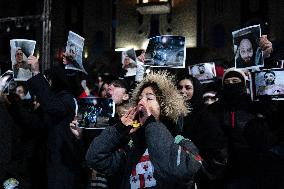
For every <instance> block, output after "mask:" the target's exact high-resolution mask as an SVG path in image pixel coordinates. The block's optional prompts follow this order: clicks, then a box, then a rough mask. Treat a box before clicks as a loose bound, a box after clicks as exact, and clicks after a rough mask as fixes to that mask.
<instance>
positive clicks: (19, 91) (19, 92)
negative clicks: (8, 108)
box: [16, 85, 26, 99]
mask: <svg viewBox="0 0 284 189" xmlns="http://www.w3.org/2000/svg"><path fill="white" fill-rule="evenodd" d="M16 94H17V95H19V97H20V98H21V99H23V98H24V97H25V96H26V94H25V89H24V87H23V86H21V85H20V86H18V87H17V88H16Z"/></svg>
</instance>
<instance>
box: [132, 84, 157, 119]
mask: <svg viewBox="0 0 284 189" xmlns="http://www.w3.org/2000/svg"><path fill="white" fill-rule="evenodd" d="M157 98H158V96H156V94H155V92H154V90H153V89H152V88H151V87H146V88H144V89H143V90H142V92H141V94H140V95H139V99H140V100H139V102H138V106H137V108H138V111H139V112H140V113H139V117H140V120H139V122H140V123H144V121H145V120H141V117H143V116H145V115H148V116H149V115H153V116H154V117H155V118H156V120H159V118H160V105H159V102H158V99H157Z"/></svg>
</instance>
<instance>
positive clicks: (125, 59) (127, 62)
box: [124, 56, 130, 66]
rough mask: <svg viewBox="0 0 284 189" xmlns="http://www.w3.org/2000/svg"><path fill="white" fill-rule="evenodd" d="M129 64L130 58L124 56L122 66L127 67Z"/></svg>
mask: <svg viewBox="0 0 284 189" xmlns="http://www.w3.org/2000/svg"><path fill="white" fill-rule="evenodd" d="M129 64H130V58H129V57H128V56H126V57H125V58H124V65H125V66H128V65H129Z"/></svg>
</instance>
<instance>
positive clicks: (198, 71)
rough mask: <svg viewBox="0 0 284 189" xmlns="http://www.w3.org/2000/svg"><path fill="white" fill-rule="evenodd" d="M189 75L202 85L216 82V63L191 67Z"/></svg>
mask: <svg viewBox="0 0 284 189" xmlns="http://www.w3.org/2000/svg"><path fill="white" fill-rule="evenodd" d="M189 73H190V74H191V75H192V76H193V77H195V78H197V79H198V80H199V81H200V82H201V83H209V82H214V81H215V78H216V69H215V63H214V62H206V63H199V64H195V65H191V66H189Z"/></svg>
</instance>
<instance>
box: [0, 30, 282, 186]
mask: <svg viewBox="0 0 284 189" xmlns="http://www.w3.org/2000/svg"><path fill="white" fill-rule="evenodd" d="M259 46H260V48H261V50H262V51H263V54H264V58H265V67H266V68H273V67H276V66H277V65H276V62H277V58H276V57H278V55H277V54H275V53H277V50H276V49H273V47H272V44H271V42H270V41H269V40H268V39H267V38H266V36H264V37H262V38H261V40H260V44H259ZM67 56H68V55H67ZM143 56H144V52H143V54H142V55H141V56H139V57H140V59H139V60H140V61H141V62H142V63H143V60H144V57H143ZM65 61H66V59H65ZM28 64H29V66H30V67H31V71H32V73H33V77H32V78H31V79H29V80H28V81H26V82H17V86H16V87H14V88H11V89H10V90H9V93H4V92H3V91H2V92H1V94H0V125H1V127H0V129H1V132H0V134H1V137H0V140H1V142H0V151H1V153H0V157H1V158H0V168H1V169H0V183H1V185H3V184H4V183H6V185H7V183H9V184H10V185H13V184H14V185H15V186H16V185H17V187H18V188H20V189H29V188H32V189H39V188H49V189H56V188H58V189H59V188H60V189H67V188H70V189H87V188H163V189H166V188H169V189H172V188H186V189H194V188H198V189H268V188H273V189H283V188H284V126H283V123H284V120H283V116H282V110H283V108H284V104H283V101H271V100H270V99H265V98H264V99H261V100H260V101H257V102H255V101H252V100H251V98H250V91H249V87H248V82H249V81H248V80H247V76H246V75H245V74H246V73H245V72H243V71H242V70H239V69H235V68H230V69H225V71H224V73H223V74H222V75H221V78H220V79H219V80H218V81H216V82H215V83H214V84H212V83H211V84H202V83H200V81H199V80H198V79H197V78H195V77H193V76H191V75H190V74H189V72H188V69H187V68H185V69H181V68H179V69H175V68H164V69H158V68H151V71H150V72H149V73H148V72H144V77H143V78H142V79H141V80H139V81H136V82H135V80H132V81H129V80H130V79H129V78H119V77H112V78H111V77H109V78H106V77H104V78H103V80H102V81H100V83H97V86H98V87H96V88H91V87H90V86H88V83H90V81H89V80H88V78H87V77H86V75H85V73H83V72H80V71H75V70H67V69H64V64H63V63H62V62H59V63H57V64H56V65H55V66H53V68H52V69H51V70H46V71H44V72H43V71H42V70H40V61H39V60H38V59H37V58H36V57H34V56H30V57H29V58H28ZM140 71H141V70H140ZM140 74H141V73H140ZM118 75H119V74H118ZM133 79H135V78H133ZM210 85H211V86H210ZM212 86H214V87H212ZM90 96H95V97H101V98H111V99H112V100H113V102H114V104H115V116H114V117H113V118H111V119H110V120H109V126H108V127H106V128H105V129H104V130H103V131H102V132H101V133H99V134H97V135H96V136H94V135H93V134H94V133H92V132H91V131H89V130H86V129H82V128H79V127H78V120H77V119H76V109H77V108H78V107H77V106H78V103H77V100H78V99H79V98H84V97H90ZM137 121H138V122H139V123H140V126H139V127H136V126H135V124H134V123H135V122H137ZM3 187H5V188H8V187H7V186H3ZM11 188H12V187H11Z"/></svg>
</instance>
